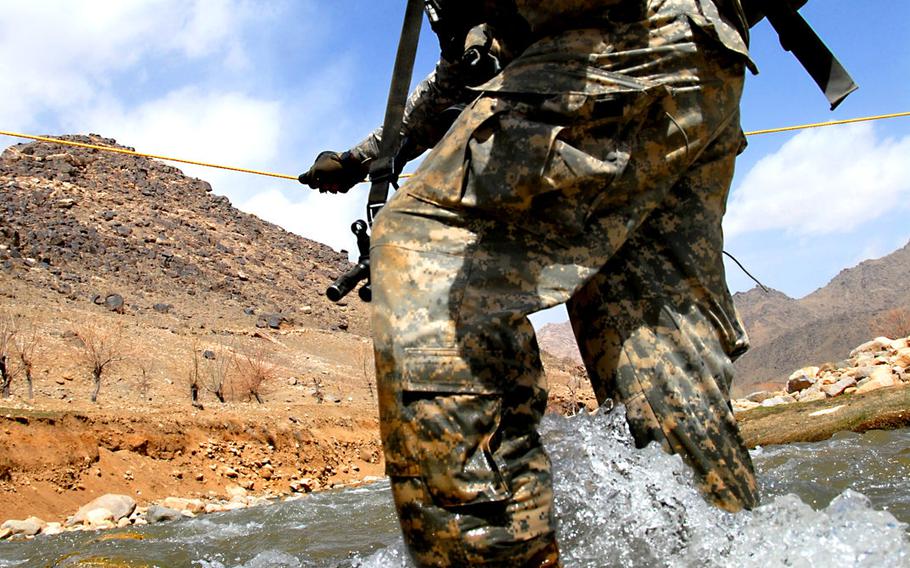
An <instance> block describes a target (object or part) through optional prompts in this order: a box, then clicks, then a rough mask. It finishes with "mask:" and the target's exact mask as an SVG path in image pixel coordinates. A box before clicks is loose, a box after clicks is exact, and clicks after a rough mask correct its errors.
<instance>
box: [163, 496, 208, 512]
mask: <svg viewBox="0 0 910 568" xmlns="http://www.w3.org/2000/svg"><path fill="white" fill-rule="evenodd" d="M161 506H162V507H166V508H168V509H176V510H178V511H190V512H191V513H199V512H201V511H205V503H203V502H202V501H201V500H199V499H183V498H181V497H168V498H167V499H165V500H164V501H162V502H161Z"/></svg>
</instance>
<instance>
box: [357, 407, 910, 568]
mask: <svg viewBox="0 0 910 568" xmlns="http://www.w3.org/2000/svg"><path fill="white" fill-rule="evenodd" d="M542 430H543V434H544V440H545V442H546V446H547V450H548V452H549V454H550V458H551V460H552V462H553V476H554V479H555V484H556V486H555V494H556V515H557V518H558V523H559V525H558V538H559V542H560V547H561V551H562V557H563V562H564V563H565V566H567V567H603V566H649V567H652V566H653V567H657V566H666V567H696V566H697V567H699V568H702V567H722V566H724V567H726V566H742V567H756V568H759V567H761V568H767V567H769V566H793V567H807V568H808V567H810V566H826V567H827V568H833V567H840V566H843V567H865V566H868V567H870V568H871V567H876V568H878V567H882V566H910V539H908V537H907V534H906V532H905V530H906V528H907V526H906V525H905V524H903V523H900V522H898V521H897V519H895V518H894V516H892V515H891V514H890V513H887V512H882V511H876V510H874V509H872V508H871V506H870V503H869V500H868V499H867V498H866V497H864V496H863V495H861V494H860V493H857V492H854V491H851V490H846V491H844V492H843V493H842V494H841V495H840V496H838V497H836V498H834V500H833V501H831V503H830V505H829V506H828V507H827V508H825V509H824V510H821V511H815V510H813V509H812V508H811V507H810V506H809V505H806V504H805V503H803V502H802V501H801V500H800V499H799V498H798V497H796V496H795V495H783V496H778V497H775V498H773V499H771V500H770V502H766V503H765V504H764V505H762V506H760V507H759V508H758V509H756V510H755V511H752V512H748V511H747V512H742V513H738V514H731V513H727V512H724V511H721V510H719V509H716V508H714V507H712V506H710V505H708V504H707V503H706V502H705V501H704V500H703V499H702V498H701V496H700V495H699V493H698V490H697V489H696V488H695V484H694V481H693V478H692V474H691V472H690V471H689V469H688V468H687V467H686V466H685V465H684V464H683V462H682V460H681V459H680V458H679V457H678V456H671V455H668V454H666V453H664V452H663V451H662V450H660V448H659V447H658V446H657V445H655V444H652V445H651V446H648V447H647V448H644V449H642V450H636V449H635V447H634V443H633V441H632V436H631V434H630V433H629V429H628V426H627V425H626V421H625V410H624V409H623V408H622V407H617V408H616V409H615V410H613V411H612V412H609V413H606V412H598V413H596V414H595V415H587V414H581V415H578V416H575V417H572V418H565V417H560V416H552V415H551V416H547V418H546V419H545V420H544V424H543V429H542ZM406 557H407V555H406V553H405V552H404V548H403V545H401V544H399V545H397V546H396V547H394V548H391V549H386V550H383V551H380V552H378V553H377V554H375V555H373V556H372V557H370V558H368V559H367V560H365V561H363V564H362V566H363V567H364V568H380V567H387V566H401V567H406V566H410V564H409V563H408V562H407V560H406Z"/></svg>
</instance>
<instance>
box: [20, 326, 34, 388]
mask: <svg viewBox="0 0 910 568" xmlns="http://www.w3.org/2000/svg"><path fill="white" fill-rule="evenodd" d="M15 343H16V355H17V358H18V359H19V367H20V370H21V371H22V372H23V373H25V383H26V385H28V398H29V400H31V399H33V398H34V397H35V390H34V380H33V374H32V370H33V369H34V366H35V350H36V349H37V347H38V330H37V328H35V327H34V326H32V327H30V328H29V329H28V330H27V331H24V332H20V333H19V334H18V335H17V336H16V337H15Z"/></svg>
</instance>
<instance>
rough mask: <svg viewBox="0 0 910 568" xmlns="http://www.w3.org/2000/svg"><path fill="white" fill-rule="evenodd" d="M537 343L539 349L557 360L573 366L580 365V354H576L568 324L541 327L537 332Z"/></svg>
mask: <svg viewBox="0 0 910 568" xmlns="http://www.w3.org/2000/svg"><path fill="white" fill-rule="evenodd" d="M537 342H538V344H540V348H541V349H543V350H544V351H546V352H547V353H549V354H550V355H552V356H553V357H556V358H557V359H565V360H566V361H570V362H572V363H573V364H580V363H581V353H579V352H578V344H577V343H576V342H575V333H574V332H573V331H572V326H571V325H570V324H569V322H563V323H548V324H547V325H545V326H543V327H542V328H540V331H538V332H537Z"/></svg>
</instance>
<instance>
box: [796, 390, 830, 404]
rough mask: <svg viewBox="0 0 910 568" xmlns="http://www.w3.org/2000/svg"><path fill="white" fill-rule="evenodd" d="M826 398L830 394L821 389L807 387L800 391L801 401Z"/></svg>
mask: <svg viewBox="0 0 910 568" xmlns="http://www.w3.org/2000/svg"><path fill="white" fill-rule="evenodd" d="M826 398H828V395H826V394H825V393H824V392H822V391H821V390H812V389H806V390H804V391H803V392H801V393H799V398H798V400H799V402H814V401H816V400H825V399H826Z"/></svg>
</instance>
